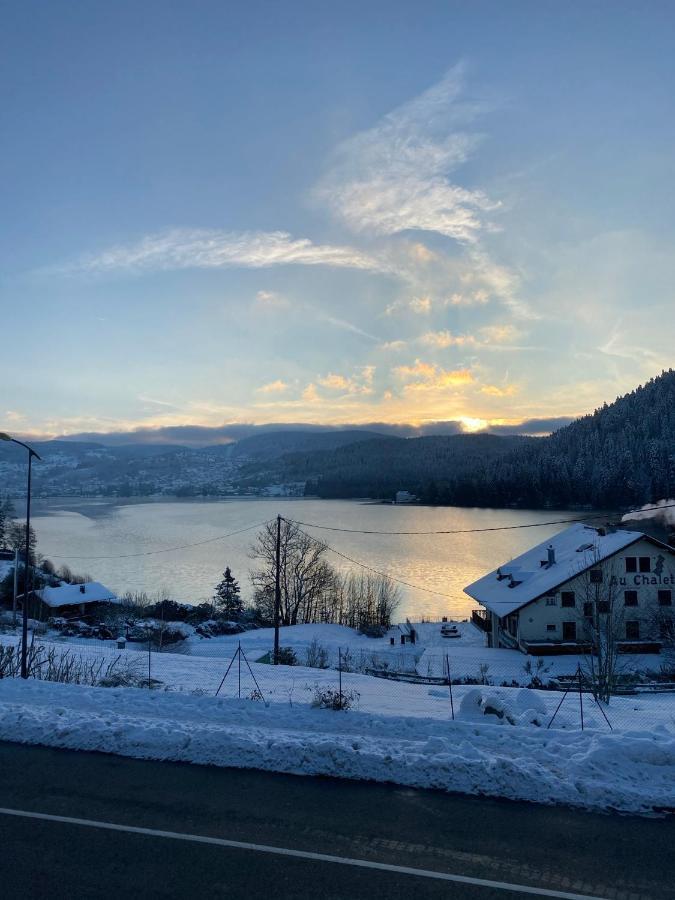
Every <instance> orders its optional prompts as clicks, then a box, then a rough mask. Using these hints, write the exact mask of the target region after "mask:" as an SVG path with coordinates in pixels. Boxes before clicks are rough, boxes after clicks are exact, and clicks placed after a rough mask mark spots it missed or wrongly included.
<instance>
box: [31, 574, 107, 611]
mask: <svg viewBox="0 0 675 900" xmlns="http://www.w3.org/2000/svg"><path fill="white" fill-rule="evenodd" d="M35 593H36V594H37V595H38V597H39V598H40V599H41V600H42V602H43V603H46V604H47V606H49V607H51V608H52V609H56V608H57V607H59V606H75V605H77V604H79V603H119V602H120V601H119V598H118V597H116V596H115V594H114V593H113V592H112V591H111V590H110V588H107V587H106V586H105V585H104V584H101V583H100V582H98V581H87V582H86V583H85V584H67V583H66V582H65V581H62V582H61V584H60V585H59V586H58V587H46V588H43V589H42V590H40V591H36V592H35Z"/></svg>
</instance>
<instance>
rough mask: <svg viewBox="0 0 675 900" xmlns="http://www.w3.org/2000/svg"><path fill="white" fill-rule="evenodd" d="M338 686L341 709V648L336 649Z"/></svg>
mask: <svg viewBox="0 0 675 900" xmlns="http://www.w3.org/2000/svg"><path fill="white" fill-rule="evenodd" d="M338 684H339V688H340V700H339V703H340V709H342V647H338Z"/></svg>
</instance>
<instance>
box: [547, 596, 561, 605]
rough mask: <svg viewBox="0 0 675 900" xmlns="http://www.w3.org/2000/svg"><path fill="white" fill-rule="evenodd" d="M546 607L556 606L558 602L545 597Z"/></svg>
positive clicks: (553, 598)
mask: <svg viewBox="0 0 675 900" xmlns="http://www.w3.org/2000/svg"><path fill="white" fill-rule="evenodd" d="M546 605H547V606H557V605H558V601H557V600H556V599H555V597H547V598H546Z"/></svg>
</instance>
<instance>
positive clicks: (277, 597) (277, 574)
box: [274, 516, 281, 666]
mask: <svg viewBox="0 0 675 900" xmlns="http://www.w3.org/2000/svg"><path fill="white" fill-rule="evenodd" d="M280 615H281V516H277V547H276V565H275V567H274V665H275V666H278V665H279V618H280Z"/></svg>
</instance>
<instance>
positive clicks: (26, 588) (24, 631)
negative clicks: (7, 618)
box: [21, 450, 37, 678]
mask: <svg viewBox="0 0 675 900" xmlns="http://www.w3.org/2000/svg"><path fill="white" fill-rule="evenodd" d="M35 455H36V456H37V454H35ZM32 471H33V451H32V450H29V451H28V489H27V491H26V562H25V566H26V570H25V576H24V580H23V616H22V617H21V677H22V678H28V599H29V597H30V588H31V575H32V572H31V568H30V482H31V474H32Z"/></svg>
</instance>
